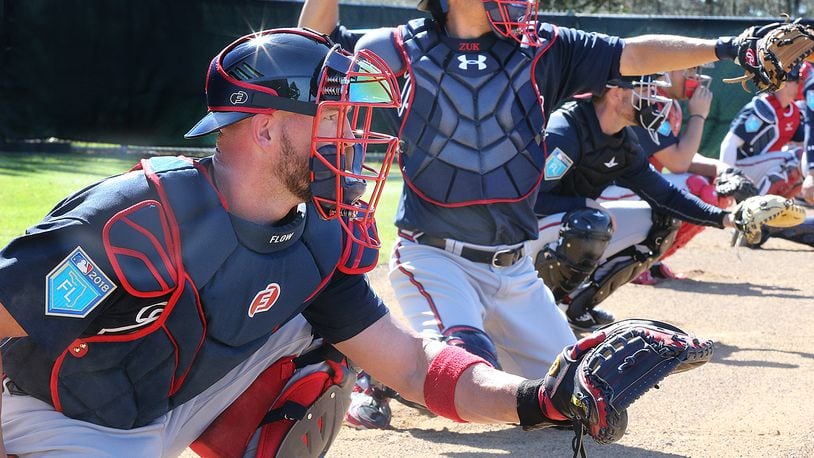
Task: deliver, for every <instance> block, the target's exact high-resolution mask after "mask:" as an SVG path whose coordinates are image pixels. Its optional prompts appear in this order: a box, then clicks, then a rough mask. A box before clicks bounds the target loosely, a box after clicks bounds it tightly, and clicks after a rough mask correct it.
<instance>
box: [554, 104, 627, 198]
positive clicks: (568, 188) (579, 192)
mask: <svg viewBox="0 0 814 458" xmlns="http://www.w3.org/2000/svg"><path fill="white" fill-rule="evenodd" d="M563 109H564V110H565V111H564V112H563V114H564V115H565V116H566V117H567V118H568V119H569V120H570V124H571V126H573V127H574V132H575V133H576V134H577V141H578V142H579V149H580V152H579V154H577V155H574V156H577V157H576V159H575V158H574V157H571V159H572V160H574V166H573V168H572V171H571V173H569V174H566V175H565V176H564V177H562V179H561V180H560V186H559V190H558V192H557V193H558V194H560V195H567V196H584V197H590V198H592V199H595V198H597V197H599V195H600V194H602V191H603V190H604V189H605V188H607V187H608V186H610V185H611V184H613V182H614V181H615V180H616V179H618V178H619V177H621V176H622V175H624V174H625V173H626V172H629V171H630V166H631V165H632V164H633V163H634V161H635V160H636V158H637V156H638V155H639V154H640V151H639V150H640V147H639V144H638V142H637V141H636V134H635V133H634V132H633V130H632V129H631V128H630V127H625V128H624V129H623V130H622V131H621V132H620V133H619V135H618V136H614V137H609V136H607V135H606V134H604V133H602V128H601V127H600V126H599V120H598V119H597V117H596V111H594V107H593V104H592V103H591V102H589V101H586V102H578V103H574V104H572V105H566V106H565V107H563Z"/></svg>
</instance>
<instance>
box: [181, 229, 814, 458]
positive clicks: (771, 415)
mask: <svg viewBox="0 0 814 458" xmlns="http://www.w3.org/2000/svg"><path fill="white" fill-rule="evenodd" d="M812 254H814V249H811V248H808V247H805V246H802V245H797V244H794V243H791V242H787V241H784V240H776V239H773V240H769V241H768V242H767V243H766V245H764V248H763V249H760V250H749V249H746V248H741V249H738V250H735V249H732V248H730V247H729V233H728V231H726V232H725V231H719V230H715V229H707V230H705V231H704V232H703V233H701V234H700V235H699V236H698V237H696V239H694V240H693V241H692V242H691V243H690V244H689V245H688V246H687V247H686V248H685V249H683V250H681V251H679V252H678V253H677V254H676V255H675V256H673V257H672V258H671V259H670V260H669V262H668V264H669V265H670V266H671V267H672V268H673V269H674V270H675V271H677V272H683V273H685V274H686V275H687V276H688V279H686V280H671V281H664V282H662V283H660V284H658V285H657V286H640V285H632V284H631V285H626V286H624V287H622V288H620V289H619V290H618V291H616V293H614V295H613V296H611V298H610V299H608V300H607V301H606V302H605V303H604V305H603V307H605V308H607V309H609V310H611V311H613V312H614V313H615V314H616V316H617V317H618V318H633V317H642V318H653V319H660V320H664V321H669V322H671V323H673V324H676V325H678V326H680V327H682V328H683V329H685V330H687V331H690V332H693V333H695V334H696V335H698V336H700V337H704V338H711V339H713V340H714V341H715V342H716V349H715V356H714V357H713V360H712V361H711V362H710V363H709V364H707V365H705V366H704V367H701V368H700V369H698V370H694V371H692V372H688V373H683V374H679V375H676V376H674V377H670V378H668V379H667V380H665V381H664V382H663V383H662V385H661V389H659V390H651V391H650V392H648V393H647V394H646V395H645V396H644V397H643V398H642V399H640V400H638V401H637V402H636V403H635V404H633V405H632V406H631V407H630V409H629V414H630V423H629V426H628V431H627V434H626V435H625V437H624V438H622V439H621V440H620V441H619V442H617V443H615V444H611V445H604V446H603V445H598V444H596V443H594V442H593V441H591V440H590V439H587V440H586V444H587V451H588V455H589V456H592V457H683V456H692V457H742V456H749V457H811V456H814V439H812V437H814V422H812V420H811V419H812V416H814V406H813V405H812V404H811V401H810V398H811V393H812V392H814V381H812V380H814V377H813V376H814V344H813V343H812V342H814V304H812V300H813V299H814V282H812V280H811V279H812V278H814V265H813V264H812V262H813V261H814V257H812ZM385 269H386V266H380V267H378V268H377V270H376V271H374V273H373V275H372V281H373V283H374V285H375V286H376V288H377V290H378V291H379V292H380V294H382V296H383V297H384V298H385V300H386V301H387V302H388V303H389V304H395V300H394V299H393V295H392V291H391V290H390V287H389V284H388V283H387V279H386V272H385ZM391 307H394V306H391ZM394 308H395V307H394ZM392 407H393V424H392V426H393V429H392V430H389V431H356V430H354V429H352V428H350V427H347V426H345V427H343V430H342V431H341V433H340V435H339V437H338V438H337V439H336V442H335V443H334V445H333V447H332V448H331V450H330V452H329V454H328V456H329V457H358V456H371V457H395V456H409V457H435V456H446V457H456V458H465V457H489V456H503V455H511V456H523V457H527V456H528V457H536V456H570V455H571V448H570V444H571V437H572V436H573V433H571V432H569V431H556V430H542V431H533V432H523V431H521V430H520V429H519V428H517V427H513V426H507V425H506V426H504V425H501V426H495V425H473V424H456V423H453V422H451V421H448V420H445V419H442V418H437V417H436V418H431V417H428V416H424V415H421V414H419V413H418V412H416V411H414V410H412V409H409V408H406V407H404V406H401V405H400V404H397V403H393V405H392ZM185 455H186V454H185Z"/></svg>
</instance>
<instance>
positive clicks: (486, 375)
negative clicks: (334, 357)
mask: <svg viewBox="0 0 814 458" xmlns="http://www.w3.org/2000/svg"><path fill="white" fill-rule="evenodd" d="M447 347H448V346H447V345H446V344H445V343H442V342H438V341H431V340H426V339H422V338H421V337H419V336H418V335H417V334H416V333H415V332H413V331H412V330H408V329H407V328H405V327H404V326H403V325H402V324H401V323H399V322H397V321H396V320H395V318H393V316H392V314H387V315H385V316H384V317H382V318H380V319H379V320H378V321H377V322H376V323H374V324H373V325H371V326H370V327H368V328H367V329H365V330H364V331H362V332H361V333H359V334H358V335H356V336H355V337H353V338H351V339H348V340H346V341H344V342H340V343H338V344H336V348H338V349H339V351H341V352H342V353H344V354H345V355H347V357H348V358H350V359H351V360H352V361H353V362H354V364H356V365H358V366H360V367H362V368H364V369H365V371H367V372H368V373H370V375H372V376H373V377H374V378H376V379H377V380H379V381H381V382H382V383H384V384H385V385H387V386H389V387H391V388H393V389H395V390H396V391H398V393H399V394H400V395H402V396H404V397H405V398H407V399H410V400H412V401H416V402H420V403H422V404H423V403H425V402H426V401H425V393H424V385H425V378H426V376H427V373H428V371H429V368H430V365H431V363H432V362H433V360H434V359H435V358H436V357H437V356H438V354H439V353H440V352H441V350H443V349H444V348H447ZM521 381H523V379H522V378H520V377H518V376H515V375H511V374H507V373H505V372H500V371H498V370H496V369H493V368H492V367H491V366H488V365H486V364H483V363H477V364H472V365H470V366H469V367H468V368H467V369H466V370H464V371H463V373H461V374H460V378H458V380H457V384H454V385H453V386H454V406H455V409H456V410H457V414H458V416H460V417H461V418H462V419H464V420H467V421H471V422H480V423H517V422H518V416H517V407H516V403H517V397H516V395H517V388H518V386H519V384H520V382H521Z"/></svg>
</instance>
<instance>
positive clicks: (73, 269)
mask: <svg viewBox="0 0 814 458" xmlns="http://www.w3.org/2000/svg"><path fill="white" fill-rule="evenodd" d="M94 204H98V202H93V203H87V202H81V201H80V198H78V197H75V198H72V199H69V200H67V201H65V202H63V204H62V205H61V206H60V207H58V209H57V210H56V211H55V212H52V214H51V215H49V216H48V217H46V218H45V219H44V220H43V221H42V222H41V223H40V224H38V225H36V226H34V227H32V228H30V229H29V230H28V231H27V233H26V235H23V236H21V237H18V238H16V239H14V240H13V241H12V242H11V243H10V244H9V245H8V246H6V247H5V248H4V249H3V250H2V251H0V302H2V303H3V305H4V306H5V308H6V309H7V310H8V311H9V313H10V314H11V315H12V316H13V317H14V319H15V320H16V321H17V322H18V323H19V324H20V326H22V328H23V329H24V330H25V331H26V333H28V335H29V336H30V337H31V339H33V341H34V342H36V344H37V346H39V347H40V348H41V349H42V350H43V351H45V352H46V354H48V355H49V356H51V357H52V358H56V356H58V355H59V354H60V353H61V352H62V351H63V350H64V349H65V347H67V346H68V345H69V344H70V343H71V342H72V341H73V340H74V339H76V338H77V337H80V336H82V335H83V333H84V331H85V330H86V329H88V327H89V326H90V325H91V323H92V322H93V320H94V319H95V318H97V317H98V316H99V314H100V313H102V311H103V310H105V309H106V308H107V307H109V306H110V305H111V304H113V303H115V302H116V301H117V300H118V299H119V298H120V297H121V296H122V295H123V292H122V288H121V287H120V285H117V283H116V282H115V280H113V279H115V278H116V277H115V273H114V270H113V267H112V266H111V265H110V262H109V261H108V258H107V255H106V253H105V249H104V246H103V244H102V238H101V230H102V225H101V224H91V223H90V222H89V219H91V218H93V214H94V213H96V211H95V210H88V209H89V208H91V207H92V206H93V205H94ZM74 205H75V206H76V208H74V209H73V210H66V209H68V208H70V207H71V206H74ZM103 206H104V205H103ZM105 219H106V218H105Z"/></svg>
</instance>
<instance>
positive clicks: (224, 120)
mask: <svg viewBox="0 0 814 458" xmlns="http://www.w3.org/2000/svg"><path fill="white" fill-rule="evenodd" d="M252 115H253V114H252V113H242V112H239V111H218V112H210V113H209V114H207V115H206V116H204V117H203V118H201V120H200V121H198V123H197V124H195V126H194V127H193V128H192V129H190V130H189V132H187V133H186V134H184V138H196V137H202V136H204V135H208V134H211V133H212V132H215V131H216V130H218V129H221V128H223V127H226V126H228V125H229V124H234V123H236V122H238V121H241V120H243V119H246V118H248V117H249V116H252Z"/></svg>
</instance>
